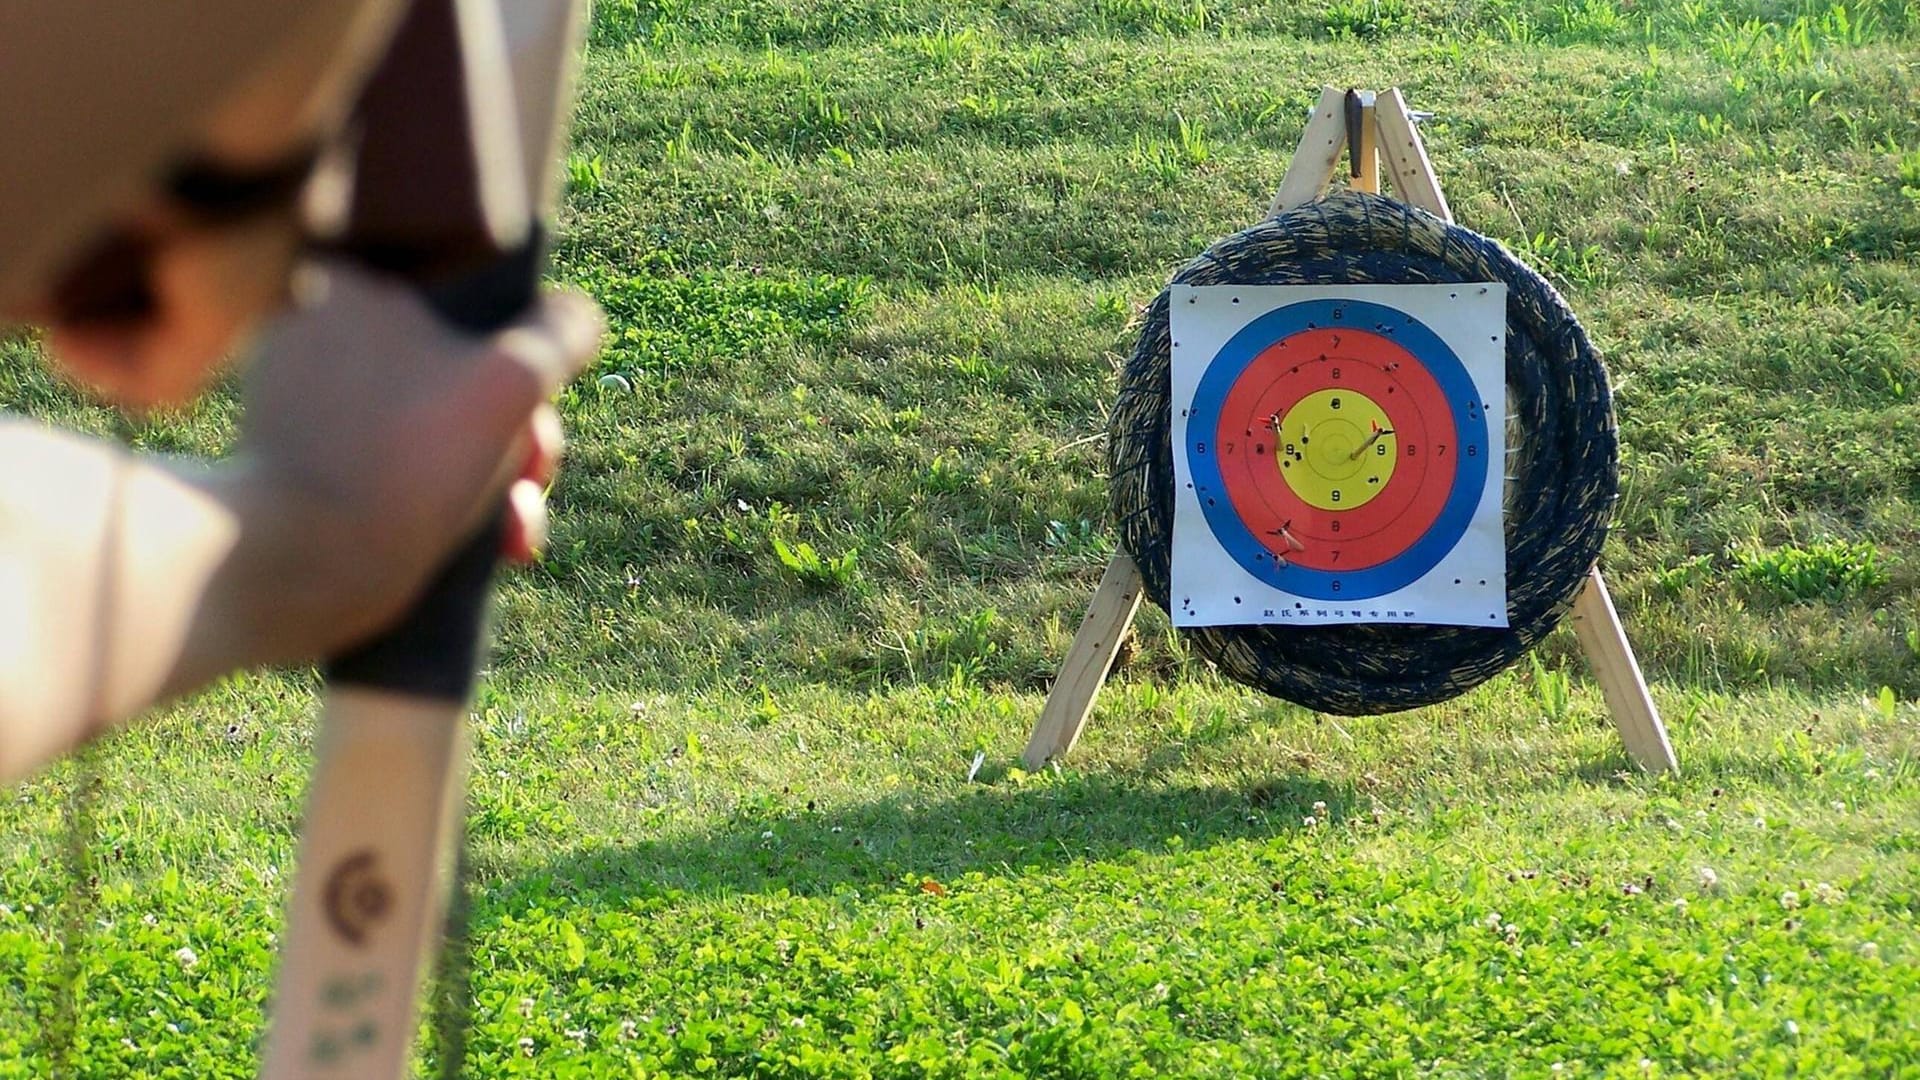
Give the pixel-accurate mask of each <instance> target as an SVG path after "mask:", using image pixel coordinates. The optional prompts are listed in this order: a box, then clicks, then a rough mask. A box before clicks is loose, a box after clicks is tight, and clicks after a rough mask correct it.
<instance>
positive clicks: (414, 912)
mask: <svg viewBox="0 0 1920 1080" xmlns="http://www.w3.org/2000/svg"><path fill="white" fill-rule="evenodd" d="M583 13H584V6H583V4H582V3H580V2H578V0H415V2H414V4H413V6H412V10H411V12H410V13H409V15H408V16H407V19H406V22H405V23H404V25H403V26H402V27H401V30H400V32H399V34H398V36H397V37H396V38H395V39H394V43H393V45H392V47H391V50H390V51H389V53H388V55H387V57H386V58H385V60H384V61H383V62H382V64H381V67H380V69H379V71H378V72H377V73H376V75H375V76H374V78H373V80H372V81H371V82H370V83H369V85H368V87H367V90H366V92H365V96H364V98H363V100H362V102H361V104H360V107H359V110H358V117H357V120H358V130H359V133H358V156H357V163H356V166H355V169H354V177H355V179H354V186H353V195H352V208H351V214H350V220H349V223H348V225H347V226H346V230H345V232H344V234H343V235H342V236H341V237H340V238H339V247H340V248H341V249H342V250H344V251H345V252H346V253H348V254H350V255H352V256H354V257H356V258H359V259H361V260H363V261H365V262H367V263H369V264H371V265H372V266H374V267H376V268H378V269H381V270H385V271H388V272H390V273H394V274H398V275H400V276H403V277H405V278H407V279H408V280H410V281H412V282H413V283H415V284H416V285H417V286H418V287H419V288H420V289H421V290H422V292H423V294H424V295H425V296H426V297H427V298H428V300H429V302H430V303H431V304H432V306H433V307H434V308H435V310H437V311H438V312H439V313H440V314H441V315H442V317H444V318H445V319H447V320H448V321H449V322H450V323H452V324H454V325H456V326H459V327H462V328H465V329H468V330H471V331H473V332H475V333H483V332H486V331H490V330H493V329H497V328H499V327H501V326H503V325H505V324H506V323H508V322H510V321H512V320H513V319H514V318H515V317H516V316H518V315H519V314H521V312H522V311H524V310H525V309H526V307H527V306H528V305H529V304H530V303H531V302H532V301H533V298H534V295H535V290H536V287H537V285H538V280H539V272H540V264H541V258H542V255H543V246H544V245H543V239H544V231H543V229H542V228H541V225H540V223H539V221H538V220H537V219H538V218H539V217H540V216H542V215H544V214H545V213H546V211H547V210H548V208H549V207H550V206H551V200H552V197H553V188H554V172H555V158H556V157H557V155H558V148H559V141H560V134H561V130H562V126H563V125H562V119H563V115H564V113H565V111H566V109H567V107H568V104H569V100H570V89H571V77H572V72H573V68H574V61H575V55H576V51H577V48H578V42H579V33H580V30H581V27H582V21H583V20H582V16H583ZM398 464H399V466H400V467H406V465H407V463H398ZM498 549H499V520H498V518H496V519H495V521H494V523H493V524H492V525H490V526H489V527H488V528H486V529H484V530H483V531H482V535H480V536H477V537H475V538H473V540H472V541H471V542H470V543H469V544H467V545H466V546H465V547H464V548H463V549H462V550H461V551H460V552H459V553H458V554H457V555H456V556H455V557H454V558H453V559H452V560H451V561H450V562H449V563H448V564H447V565H446V567H445V568H444V569H443V570H442V571H441V573H440V574H439V575H438V577H437V578H436V580H435V581H434V582H433V584H432V585H431V586H430V587H429V589H428V591H427V593H426V594H425V595H424V596H423V597H422V598H421V600H420V602H419V604H418V605H417V606H416V608H415V609H414V611H413V612H412V613H410V614H409V615H408V616H407V618H406V619H404V620H403V621H402V622H401V623H400V624H399V625H398V626H396V627H394V628H393V629H392V630H390V631H388V632H387V633H386V634H385V635H384V636H382V637H381V638H380V639H379V640H377V641H374V642H371V643H369V644H367V645H365V646H363V647H361V648H359V649H356V650H355V651H353V652H352V653H350V654H349V655H347V656H343V657H340V658H338V659H336V661H335V662H334V663H333V664H331V665H330V666H329V668H328V672H327V679H328V688H327V696H326V704H325V710H324V713H323V715H322V718H321V724H320V732H319V738H318V748H317V751H316V753H317V760H316V763H315V766H314V773H313V778H312V782H311V787H310V789H309V792H308V796H307V811H306V817H305V833H304V838H303V841H302V847H301V853H300V864H299V870H298V874H297V876H296V879H295V884H294V891H293V897H292V901H291V907H290V911H289V913H288V927H287V934H286V945H285V948H284V951H283V953H282V957H281V969H280V972H279V976H278V980H277V983H276V986H275V991H274V999H273V1004H272V1020H271V1026H270V1029H269V1032H268V1038H267V1044H266V1050H265V1057H264V1065H263V1073H262V1075H263V1076H266V1077H268V1078H271V1080H291V1078H319V1077H351V1078H353V1080H392V1078H397V1077H400V1076H402V1075H404V1074H405V1070H406V1068H407V1064H408V1059H409V1057H410V1051H411V1049H412V1046H413V1041H414V1034H415V1031H416V1019H415V1017H416V1012H415V1007H416V1002H417V999H418V997H419V994H420V986H421V983H422V981H423V971H424V968H425V966H426V964H427V962H428V958H429V957H430V956H431V955H433V954H434V953H435V952H436V951H438V950H436V948H435V944H436V941H437V939H438V935H437V933H436V928H437V927H438V926H439V924H440V919H441V913H442V901H443V897H444V895H445V892H446V890H445V888H444V882H445V881H446V880H447V876H448V875H449V873H451V874H452V876H453V879H454V899H453V903H452V905H451V913H452V914H451V918H450V920H449V922H450V926H451V929H450V937H451V938H452V939H453V940H454V942H455V944H454V946H453V947H452V948H451V949H449V950H447V952H448V954H449V955H453V954H457V953H458V952H459V951H460V949H461V947H462V946H461V944H460V942H461V939H463V938H464V929H463V927H462V926H461V925H459V924H460V923H461V921H462V920H463V918H464V896H463V893H464V884H463V881H462V874H461V872H460V871H458V870H457V869H455V866H454V864H455V863H456V862H459V861H462V860H463V856H464V813H463V807H462V801H463V792H464V778H463V777H462V766H463V763H464V761H463V759H464V756H465V754H464V749H465V738H464V735H465V728H464V725H465V721H466V715H467V701H468V696H469V694H470V692H471V690H472V684H473V679H474V675H475V671H476V668H477V661H478V652H479V643H480V638H481V632H482V627H481V623H482V621H483V615H484V611H485V608H486V602H487V595H488V591H489V583H490V578H491V576H492V568H493V565H494V561H495V555H496V552H497V551H498ZM440 997H441V999H442V1003H443V1010H442V1019H441V1020H440V1021H439V1022H437V1023H436V1025H435V1026H436V1028H437V1030H438V1031H439V1034H440V1040H439V1043H440V1044H439V1046H438V1048H437V1054H438V1057H439V1067H440V1071H441V1073H442V1075H448V1076H451V1075H456V1074H457V1073H458V1072H459V1070H460V1068H461V1065H462V1060H463V1057H464V1034H465V1032H464V1029H465V1021H466V1015H465V1012H466V1007H467V1006H466V1000H465V972H464V960H463V958H460V957H458V956H455V958H454V959H453V961H452V962H450V963H449V964H448V965H447V969H446V970H444V971H443V972H442V976H441V979H440Z"/></svg>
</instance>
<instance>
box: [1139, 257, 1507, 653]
mask: <svg viewBox="0 0 1920 1080" xmlns="http://www.w3.org/2000/svg"><path fill="white" fill-rule="evenodd" d="M1169 301H1170V307H1171V311H1170V315H1171V329H1172V335H1173V353H1172V360H1173V365H1172V382H1173V385H1172V392H1173V393H1172V403H1173V407H1174V410H1175V412H1174V416H1173V424H1172V442H1173V458H1174V471H1175V477H1176V480H1177V482H1178V487H1177V489H1176V493H1175V502H1174V530H1173V552H1172V567H1171V573H1172V581H1171V585H1172V597H1171V599H1172V601H1173V603H1172V605H1171V607H1172V610H1173V613H1174V623H1175V625H1179V626H1219V625H1240V624H1258V623H1294V624H1313V625H1325V624H1334V623H1371V622H1403V623H1443V624H1449V625H1462V626H1489V627H1505V626H1506V625H1507V615H1506V611H1507V604H1506V542H1505V533H1504V528H1503V522H1502V507H1501V490H1502V480H1503V476H1504V464H1505V445H1504V430H1505V337H1506V334H1505V329H1506V286H1505V285H1504V284H1500V283H1477V282H1476V283H1470V284H1457V285H1353V286H1182V285H1175V286H1173V287H1172V290H1171V295H1170V297H1169Z"/></svg>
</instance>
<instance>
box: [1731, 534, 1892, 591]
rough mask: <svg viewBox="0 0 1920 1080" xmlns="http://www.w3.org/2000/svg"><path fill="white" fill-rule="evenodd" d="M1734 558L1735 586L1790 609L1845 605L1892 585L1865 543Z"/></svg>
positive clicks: (1826, 543)
mask: <svg viewBox="0 0 1920 1080" xmlns="http://www.w3.org/2000/svg"><path fill="white" fill-rule="evenodd" d="M1731 557H1732V559H1733V576H1734V579H1735V580H1736V581H1739V582H1740V583H1741V584H1743V585H1746V586H1748V587H1749V588H1751V589H1754V590H1757V591H1759V592H1762V593H1765V594H1769V595H1772V596H1773V597H1775V598H1777V599H1781V600H1785V601H1788V602H1791V603H1807V602H1810V601H1815V600H1829V601H1838V600H1844V599H1847V598H1850V597H1854V596H1858V595H1860V594H1861V593H1863V592H1867V591H1869V590H1873V589H1877V588H1880V587H1881V586H1884V585H1885V584H1886V583H1887V581H1888V573H1887V570H1886V568H1885V567H1884V566H1882V565H1881V563H1880V551H1879V549H1878V548H1876V547H1875V546H1874V545H1872V544H1870V543H1867V542H1864V541H1861V542H1847V541H1843V540H1822V541H1816V542H1814V543H1812V544H1808V545H1805V546H1799V545H1790V546H1787V547H1778V548H1766V549H1762V548H1753V547H1736V548H1734V549H1733V550H1732V552H1731Z"/></svg>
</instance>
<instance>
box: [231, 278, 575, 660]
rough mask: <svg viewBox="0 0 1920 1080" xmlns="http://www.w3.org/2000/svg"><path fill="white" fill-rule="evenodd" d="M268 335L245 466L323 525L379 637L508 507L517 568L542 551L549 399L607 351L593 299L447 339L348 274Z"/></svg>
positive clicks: (422, 312) (543, 306)
mask: <svg viewBox="0 0 1920 1080" xmlns="http://www.w3.org/2000/svg"><path fill="white" fill-rule="evenodd" d="M300 288H301V290H302V291H303V292H304V293H306V294H307V296H306V303H305V304H304V305H303V306H301V307H300V308H298V309H297V310H295V311H293V312H291V313H289V314H287V315H285V316H283V317H282V318H280V319H279V320H278V321H276V322H275V323H274V324H273V325H271V326H270V327H269V328H268V330H267V332H266V333H265V334H264V335H263V337H262V340H261V342H260V344H259V347H258V349H257V359H256V360H255V361H254V366H253V369H252V371H251V372H250V373H249V376H248V379H247V385H246V394H245V397H246V402H245V404H246V414H245V425H246V430H245V434H244V436H243V440H242V453H243V456H244V458H245V459H246V460H247V461H248V462H249V463H250V464H251V465H252V467H253V468H254V469H255V470H257V473H258V476H259V478H260V479H261V480H263V481H265V482H266V483H268V484H270V485H271V486H273V487H274V488H275V489H276V490H277V491H278V492H280V493H281V494H283V495H284V496H285V497H288V498H292V499H294V500H297V501H298V502H299V503H300V504H301V505H302V506H303V508H304V510H305V511H306V512H305V513H303V514H302V515H301V516H302V517H306V516H308V515H309V514H313V515H317V516H318V517H320V518H322V519H324V520H326V521H327V522H328V524H327V526H326V527H325V532H326V534H327V535H328V536H329V537H332V538H333V542H334V543H335V544H336V545H338V546H340V547H343V548H344V550H343V551H342V552H341V554H342V555H345V556H347V561H348V563H349V564H350V566H349V574H348V578H349V581H350V582H358V583H361V584H364V585H366V586H367V587H368V588H367V592H368V596H369V597H370V603H371V605H372V606H373V608H375V609H376V610H372V611H368V612H366V617H367V618H368V619H370V620H372V622H371V625H378V624H380V623H383V622H384V621H386V620H387V619H389V618H391V617H393V616H396V615H398V614H399V612H400V610H401V609H402V607H403V606H404V603H405V601H407V600H408V599H410V598H411V597H412V596H413V595H414V593H415V592H416V591H417V590H418V589H419V587H420V586H421V585H422V584H423V583H424V582H425V580H426V578H427V576H428V574H429V573H430V572H431V571H432V570H433V569H434V567H436V566H437V565H438V564H439V562H440V561H441V559H442V558H444V557H445V556H446V555H447V554H448V553H450V552H451V551H452V550H453V548H454V547H455V546H456V545H457V544H458V543H459V542H460V541H461V540H463V539H464V538H465V537H466V536H468V535H470V534H471V532H472V530H473V529H475V528H476V527H478V525H479V523H480V522H481V521H482V520H483V519H484V517H485V515H486V514H487V513H488V512H489V511H490V510H491V508H492V507H493V506H495V505H497V503H498V501H499V500H500V499H501V497H502V495H503V494H504V496H505V498H506V502H507V506H508V511H509V512H508V521H507V530H506V540H505V548H506V550H505V551H504V552H503V554H504V555H506V556H507V557H509V558H513V559H517V560H525V559H527V558H530V557H531V556H532V554H533V553H534V552H535V551H536V550H537V549H538V547H539V545H540V544H541V543H543V542H544V539H545V536H546V505H545V497H544V491H545V487H546V484H547V482H548V480H549V479H550V478H551V476H552V474H553V471H554V468H555V466H556V465H557V463H558V460H559V454H560V441H561V440H560V424H559V419H558V417H557V415H556V414H555V413H554V411H553V408H552V406H551V405H550V404H549V399H550V397H551V396H552V395H553V393H554V392H555V391H557V390H558V389H559V388H560V387H561V386H562V385H564V384H565V383H566V381H567V380H569V379H570V378H572V377H573V376H574V375H575V374H576V373H578V371H579V370H580V368H581V367H582V366H584V365H585V364H586V363H587V362H588V361H589V360H591V359H592V358H593V356H594V355H595V353H596V352H597V350H598V347H599V341H600V335H601V331H602V321H601V318H600V314H599V311H598V309H597V308H596V307H595V306H594V305H593V303H592V302H591V301H589V300H587V299H586V298H584V297H581V296H577V295H573V294H565V293H549V294H547V295H545V296H543V297H542V298H541V300H540V301H539V302H538V303H537V304H536V305H535V306H534V308H533V309H532V310H531V311H530V312H529V313H528V314H527V315H526V316H525V317H523V318H522V319H520V320H519V321H518V322H516V323H515V324H513V325H512V326H510V327H508V328H507V329H505V330H503V331H501V332H499V333H497V334H494V335H492V336H490V337H483V338H482V337H471V336H468V335H466V334H464V333H462V332H460V331H457V330H454V329H451V328H449V327H447V326H446V325H445V324H444V323H442V322H441V320H440V319H439V318H438V316H436V315H435V314H434V313H433V312H432V311H431V310H430V309H429V308H428V307H427V306H426V305H425V304H424V303H422V302H421V301H420V300H419V299H418V298H417V297H416V296H415V294H414V293H413V291H412V290H411V288H410V287H408V286H405V285H403V284H401V283H398V282H395V281H392V280H389V279H385V278H382V277H379V276H376V275H373V274H370V273H367V272H364V271H361V270H358V269H355V268H353V267H351V266H349V265H346V264H343V263H339V262H325V263H320V264H317V265H316V266H315V267H314V268H313V270H312V271H311V273H309V274H308V275H307V276H306V277H305V278H304V279H303V280H302V282H301V283H300Z"/></svg>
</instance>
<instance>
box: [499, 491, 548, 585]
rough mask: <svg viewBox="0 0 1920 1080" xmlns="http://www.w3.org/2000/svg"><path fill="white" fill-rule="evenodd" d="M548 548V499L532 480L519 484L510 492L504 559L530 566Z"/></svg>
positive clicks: (504, 536)
mask: <svg viewBox="0 0 1920 1080" xmlns="http://www.w3.org/2000/svg"><path fill="white" fill-rule="evenodd" d="M546 546H547V496H546V491H545V489H544V488H543V487H542V486H541V485H540V484H537V483H535V482H533V481H532V480H516V481H514V482H513V484H512V485H511V486H510V487H508V488H507V520H506V530H505V532H504V533H503V534H502V536H501V538H500V557H501V558H502V559H505V560H506V561H508V562H510V563H516V564H526V563H530V562H532V561H533V560H534V559H536V558H538V557H539V556H540V552H541V551H543V550H545V549H546Z"/></svg>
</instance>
